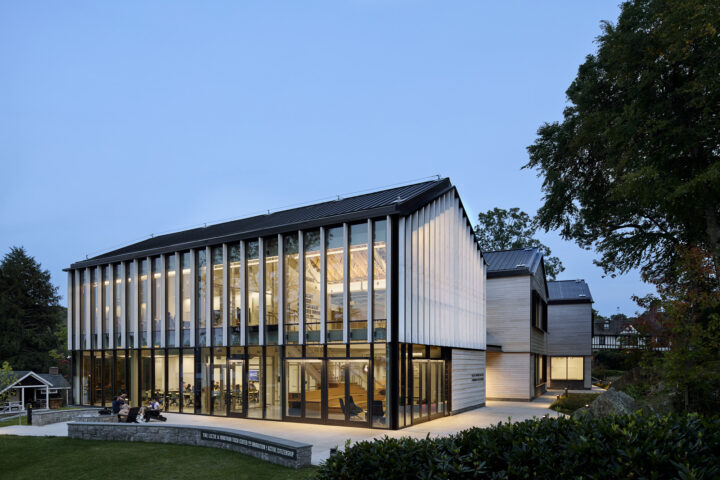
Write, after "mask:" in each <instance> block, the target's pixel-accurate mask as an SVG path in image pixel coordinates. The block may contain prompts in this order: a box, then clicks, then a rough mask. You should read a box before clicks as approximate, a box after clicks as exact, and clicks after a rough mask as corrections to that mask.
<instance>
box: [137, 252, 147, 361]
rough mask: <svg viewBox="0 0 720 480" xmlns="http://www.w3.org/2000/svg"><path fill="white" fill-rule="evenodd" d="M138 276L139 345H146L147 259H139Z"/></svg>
mask: <svg viewBox="0 0 720 480" xmlns="http://www.w3.org/2000/svg"><path fill="white" fill-rule="evenodd" d="M139 266H140V271H139V272H138V278H139V282H140V286H139V289H138V330H139V332H138V335H139V336H140V347H147V346H148V337H147V326H148V325H147V314H148V298H147V297H148V295H147V294H148V261H147V260H142V261H140V265H139Z"/></svg>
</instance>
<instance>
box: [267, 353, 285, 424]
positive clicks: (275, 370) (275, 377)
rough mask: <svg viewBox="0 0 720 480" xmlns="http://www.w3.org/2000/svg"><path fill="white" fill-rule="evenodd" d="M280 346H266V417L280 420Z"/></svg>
mask: <svg viewBox="0 0 720 480" xmlns="http://www.w3.org/2000/svg"><path fill="white" fill-rule="evenodd" d="M280 378H281V376H280V348H279V347H265V418H269V419H273V420H279V419H280V418H281V417H282V415H281V414H282V412H281V410H280Z"/></svg>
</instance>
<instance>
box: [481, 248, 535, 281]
mask: <svg viewBox="0 0 720 480" xmlns="http://www.w3.org/2000/svg"><path fill="white" fill-rule="evenodd" d="M483 256H484V257H485V261H486V262H487V264H488V278H491V277H501V276H507V275H532V274H534V273H535V271H536V270H537V269H538V267H539V266H540V262H541V260H542V253H540V250H539V249H538V248H535V247H533V248H522V249H517V250H500V251H497V252H483Z"/></svg>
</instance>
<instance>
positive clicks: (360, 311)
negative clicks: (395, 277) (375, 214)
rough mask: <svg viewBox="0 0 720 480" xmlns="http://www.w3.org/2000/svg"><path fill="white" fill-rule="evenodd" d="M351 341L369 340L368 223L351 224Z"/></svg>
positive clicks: (349, 293)
mask: <svg viewBox="0 0 720 480" xmlns="http://www.w3.org/2000/svg"><path fill="white" fill-rule="evenodd" d="M348 295H349V296H350V298H349V300H350V341H352V342H360V341H362V342H364V341H367V320H368V225H367V222H365V223H360V224H357V225H351V226H350V283H349V292H348Z"/></svg>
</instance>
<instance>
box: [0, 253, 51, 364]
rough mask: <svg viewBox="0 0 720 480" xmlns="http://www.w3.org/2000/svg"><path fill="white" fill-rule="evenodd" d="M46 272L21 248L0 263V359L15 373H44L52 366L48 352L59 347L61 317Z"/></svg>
mask: <svg viewBox="0 0 720 480" xmlns="http://www.w3.org/2000/svg"><path fill="white" fill-rule="evenodd" d="M58 300H59V297H58V295H57V287H55V286H54V285H53V284H52V283H51V281H50V272H48V271H47V270H43V269H42V267H41V265H40V264H39V263H38V262H37V261H35V259H34V258H33V257H30V256H28V255H27V253H26V252H25V249H23V248H17V247H13V248H11V249H10V252H9V253H8V254H7V255H5V257H4V258H3V260H2V262H0V360H3V361H7V362H9V363H10V364H11V365H12V366H13V367H14V368H15V369H16V370H35V371H39V372H46V371H47V369H48V367H50V366H52V365H56V362H55V361H54V360H53V359H52V358H51V356H50V354H49V352H50V351H51V350H53V349H56V350H57V349H59V348H62V346H63V345H62V343H60V342H59V339H58V336H57V331H59V330H60V328H61V326H62V323H63V322H64V321H65V318H64V317H63V315H62V312H63V311H64V309H63V308H62V307H60V306H59V305H58Z"/></svg>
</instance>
